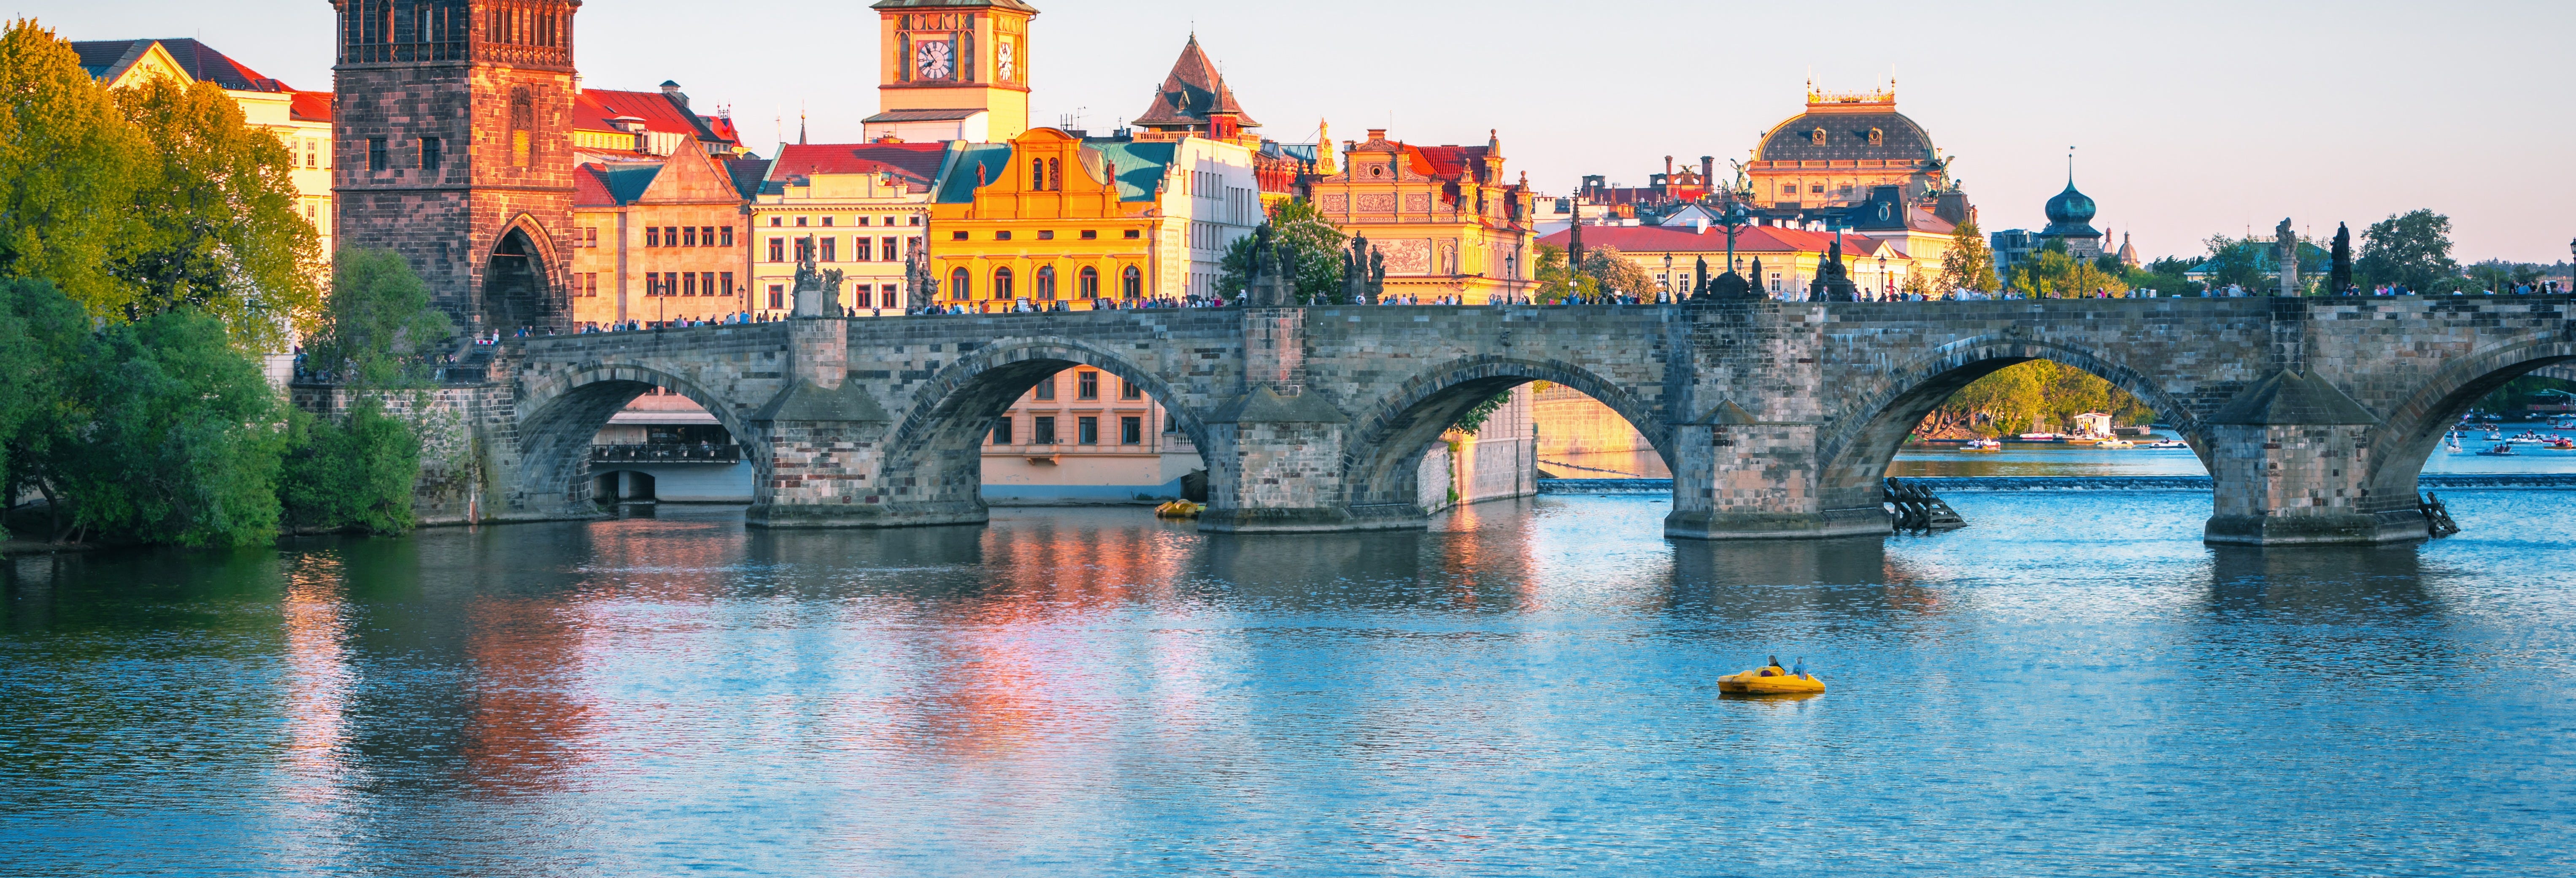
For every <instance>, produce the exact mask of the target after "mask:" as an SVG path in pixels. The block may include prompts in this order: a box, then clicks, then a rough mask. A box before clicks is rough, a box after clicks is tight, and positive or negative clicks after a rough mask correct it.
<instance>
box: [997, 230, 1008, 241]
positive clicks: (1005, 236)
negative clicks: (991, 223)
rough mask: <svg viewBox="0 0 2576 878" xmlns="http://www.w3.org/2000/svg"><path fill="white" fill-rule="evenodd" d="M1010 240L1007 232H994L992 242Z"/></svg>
mask: <svg viewBox="0 0 2576 878" xmlns="http://www.w3.org/2000/svg"><path fill="white" fill-rule="evenodd" d="M1010 239H1011V233H1009V232H994V233H993V240H996V241H1008V240H1010Z"/></svg>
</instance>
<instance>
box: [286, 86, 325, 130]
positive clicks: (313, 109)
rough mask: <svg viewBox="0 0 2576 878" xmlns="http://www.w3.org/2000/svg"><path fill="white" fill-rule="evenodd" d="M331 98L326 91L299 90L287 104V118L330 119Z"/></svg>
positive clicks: (303, 120)
mask: <svg viewBox="0 0 2576 878" xmlns="http://www.w3.org/2000/svg"><path fill="white" fill-rule="evenodd" d="M331 98H332V95H331V93H330V92H327V91H299V92H296V93H295V97H294V98H293V103H291V104H289V105H288V106H287V110H286V114H287V116H288V117H289V118H292V119H295V120H297V121H302V122H328V121H331Z"/></svg>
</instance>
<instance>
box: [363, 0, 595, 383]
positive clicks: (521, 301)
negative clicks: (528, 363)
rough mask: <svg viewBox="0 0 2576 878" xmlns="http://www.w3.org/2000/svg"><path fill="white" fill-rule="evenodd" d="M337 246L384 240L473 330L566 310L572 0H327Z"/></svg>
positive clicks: (558, 319)
mask: <svg viewBox="0 0 2576 878" xmlns="http://www.w3.org/2000/svg"><path fill="white" fill-rule="evenodd" d="M331 8H332V9H333V10H334V11H336V12H338V13H339V28H338V30H337V34H338V43H339V63H338V65H337V66H336V67H334V68H333V70H334V72H335V74H336V76H335V77H334V78H335V80H336V82H337V91H338V99H337V106H336V107H335V109H334V118H333V123H332V128H333V132H334V133H333V138H334V140H335V141H336V147H335V148H336V149H337V152H336V156H337V159H338V161H337V164H336V166H335V167H336V171H335V172H334V173H335V174H336V178H335V179H334V180H333V182H332V190H333V192H334V194H335V195H336V196H337V201H338V203H339V208H340V210H339V215H338V217H337V222H336V233H337V234H338V235H339V244H340V246H342V247H355V248H363V249H377V250H392V251H394V252H397V253H400V254H402V255H403V257H404V258H406V259H408V260H410V261H411V264H412V268H413V269H415V270H417V271H419V272H420V276H421V279H422V280H423V281H426V282H427V283H428V284H429V289H430V295H431V297H432V298H433V299H434V300H435V301H436V302H437V303H438V305H439V306H440V307H441V308H444V309H446V310H447V311H448V313H450V314H452V315H454V316H455V317H456V318H457V320H458V324H459V325H460V326H462V327H466V328H468V329H470V330H472V331H477V332H480V331H488V330H493V329H500V330H504V331H507V330H511V329H516V328H518V327H522V326H549V325H554V326H560V325H563V324H565V322H566V321H568V320H569V319H570V316H571V307H570V304H569V302H568V300H567V299H566V298H565V297H566V290H567V289H568V286H569V285H568V284H567V279H568V276H569V273H570V272H571V270H572V253H571V250H570V244H571V241H572V238H571V234H572V196H573V155H572V107H573V98H574V90H575V89H576V88H578V85H577V77H576V75H575V74H574V71H573V26H572V25H573V13H575V12H577V11H579V10H580V9H581V0H331Z"/></svg>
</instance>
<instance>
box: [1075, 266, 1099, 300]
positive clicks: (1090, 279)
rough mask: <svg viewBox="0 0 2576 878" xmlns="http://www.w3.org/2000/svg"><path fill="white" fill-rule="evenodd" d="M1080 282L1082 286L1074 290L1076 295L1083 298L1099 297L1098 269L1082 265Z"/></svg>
mask: <svg viewBox="0 0 2576 878" xmlns="http://www.w3.org/2000/svg"><path fill="white" fill-rule="evenodd" d="M1080 283H1081V285H1082V288H1081V289H1080V290H1078V291H1076V294H1077V295H1079V296H1081V297H1082V298H1085V299H1097V298H1100V269H1097V268H1093V267H1091V266H1088V265H1086V266H1083V267H1082V278H1081V280H1080Z"/></svg>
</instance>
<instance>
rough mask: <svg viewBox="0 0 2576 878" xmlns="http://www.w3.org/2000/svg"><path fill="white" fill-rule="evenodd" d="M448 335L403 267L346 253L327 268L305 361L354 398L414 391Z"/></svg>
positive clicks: (400, 261) (383, 253)
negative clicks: (327, 282) (326, 290)
mask: <svg viewBox="0 0 2576 878" xmlns="http://www.w3.org/2000/svg"><path fill="white" fill-rule="evenodd" d="M454 334H455V327H454V325H453V324H451V323H449V322H448V319H447V315H446V314H445V313H442V312H440V311H439V310H438V309H436V308H433V307H431V306H430V304H429V285H428V284H425V283H422V282H421V279H420V275H418V274H414V273H413V272H412V268H411V262H410V261H409V260H406V259H404V258H402V256H401V254H397V253H394V252H393V251H390V250H345V251H342V252H341V253H340V254H339V256H338V257H337V258H335V259H333V260H332V279H331V297H330V299H329V300H328V301H326V302H325V303H324V304H323V307H322V312H321V314H320V315H319V319H317V320H316V321H314V326H313V331H312V333H311V334H310V335H309V336H308V337H307V342H306V344H305V347H304V351H305V354H304V361H305V364H306V368H308V369H311V370H314V371H319V372H327V373H330V374H332V375H333V376H335V377H336V378H337V380H338V381H339V382H340V383H341V384H343V385H345V386H347V387H349V388H350V389H352V390H360V391H366V390H387V389H396V388H410V387H418V386H420V385H421V384H423V383H425V382H426V381H427V380H428V379H429V377H430V369H431V368H432V367H431V365H430V355H431V354H433V353H434V352H436V351H437V350H438V348H439V347H440V344H441V343H442V342H444V341H446V340H447V339H448V337H449V336H452V335H454Z"/></svg>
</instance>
